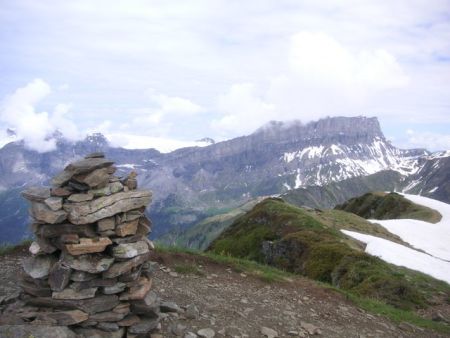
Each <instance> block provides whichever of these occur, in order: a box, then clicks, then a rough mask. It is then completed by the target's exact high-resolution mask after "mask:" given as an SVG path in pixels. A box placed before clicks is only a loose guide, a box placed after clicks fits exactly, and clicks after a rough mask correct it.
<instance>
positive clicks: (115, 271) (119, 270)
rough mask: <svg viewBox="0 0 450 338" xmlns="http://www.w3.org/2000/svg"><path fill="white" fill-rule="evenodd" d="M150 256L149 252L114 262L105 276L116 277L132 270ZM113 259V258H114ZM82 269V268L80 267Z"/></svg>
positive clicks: (104, 273) (105, 272)
mask: <svg viewBox="0 0 450 338" xmlns="http://www.w3.org/2000/svg"><path fill="white" fill-rule="evenodd" d="M149 257H150V255H149V253H146V254H143V255H140V256H136V257H134V258H131V259H129V260H127V261H125V262H118V263H114V264H113V265H112V266H111V267H110V268H109V269H108V268H107V269H105V270H106V271H105V270H104V272H103V278H114V277H117V276H120V275H122V274H124V273H125V272H128V271H130V270H131V269H133V268H135V267H137V266H138V265H140V264H142V263H144V262H145V261H146V260H148V259H149ZM112 259H113V258H112ZM78 270H80V269H78Z"/></svg>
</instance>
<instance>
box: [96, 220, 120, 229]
mask: <svg viewBox="0 0 450 338" xmlns="http://www.w3.org/2000/svg"><path fill="white" fill-rule="evenodd" d="M115 226H116V219H115V218H114V217H108V218H103V219H101V220H99V221H98V222H97V231H107V230H114V228H115Z"/></svg>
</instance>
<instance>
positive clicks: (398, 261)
mask: <svg viewBox="0 0 450 338" xmlns="http://www.w3.org/2000/svg"><path fill="white" fill-rule="evenodd" d="M341 231H342V232H343V233H344V234H346V235H348V236H350V237H353V238H355V239H357V240H359V241H361V242H364V243H366V252H367V253H368V254H371V255H373V256H377V257H380V258H381V259H382V260H384V261H386V262H388V263H391V264H395V265H398V266H404V267H406V268H409V269H412V270H417V271H421V272H423V273H426V274H428V275H430V276H432V277H434V278H437V279H440V280H443V281H446V282H447V283H450V262H446V261H443V260H441V259H439V258H436V257H433V256H430V255H427V254H426V253H422V252H419V251H416V250H414V249H410V248H408V247H406V246H403V245H401V244H398V243H394V242H391V241H388V240H386V239H383V238H379V237H375V236H370V235H365V234H361V233H358V232H354V231H348V230H341Z"/></svg>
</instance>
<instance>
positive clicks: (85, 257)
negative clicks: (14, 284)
mask: <svg viewBox="0 0 450 338" xmlns="http://www.w3.org/2000/svg"><path fill="white" fill-rule="evenodd" d="M115 170H116V168H115V167H114V166H113V162H112V161H109V160H108V159H105V158H104V155H103V154H102V153H94V154H90V155H88V156H86V157H85V158H84V159H82V160H79V161H77V162H74V163H71V164H69V165H68V166H67V167H66V168H65V169H64V171H63V172H62V173H60V174H59V175H57V176H56V177H55V178H54V179H53V180H52V188H30V189H28V190H26V191H24V192H23V196H24V197H25V198H26V199H27V200H29V201H30V203H31V208H30V213H31V216H32V218H33V224H32V230H33V232H34V234H35V241H34V242H33V243H32V244H31V246H30V252H31V253H32V256H31V257H28V258H26V259H25V260H24V261H23V269H24V271H25V273H24V277H23V278H22V280H21V282H20V285H21V287H22V290H23V291H24V293H25V295H23V296H22V300H23V301H24V302H25V304H26V306H28V307H32V308H34V309H35V311H34V312H31V313H28V314H27V316H26V317H28V318H27V319H26V321H28V322H29V323H30V324H38V325H39V324H41V325H55V326H69V327H70V328H71V329H72V330H74V331H75V332H76V333H77V334H79V335H81V336H85V337H92V336H95V337H124V336H126V337H138V336H146V335H147V334H148V333H149V332H152V331H154V330H156V329H158V327H160V324H159V311H160V299H159V298H158V296H157V295H156V294H155V292H154V291H152V290H151V286H152V278H151V276H152V271H153V270H154V269H155V264H156V263H152V262H150V261H149V256H150V254H151V251H152V249H153V248H154V247H153V244H152V242H151V241H150V240H149V239H148V238H147V235H148V234H149V232H150V226H151V222H150V221H149V219H148V218H147V217H146V216H145V214H144V211H145V207H146V206H147V205H148V204H149V203H150V202H151V193H150V192H149V191H139V190H136V188H137V181H136V173H135V172H132V173H131V174H130V175H129V176H128V177H126V178H125V179H120V178H119V177H116V176H114V173H115Z"/></svg>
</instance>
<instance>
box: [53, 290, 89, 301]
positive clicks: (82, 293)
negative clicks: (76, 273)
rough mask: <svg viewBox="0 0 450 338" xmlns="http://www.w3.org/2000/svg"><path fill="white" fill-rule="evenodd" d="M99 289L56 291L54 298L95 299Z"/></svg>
mask: <svg viewBox="0 0 450 338" xmlns="http://www.w3.org/2000/svg"><path fill="white" fill-rule="evenodd" d="M96 292H97V288H89V289H83V290H79V291H77V290H74V289H72V288H66V289H64V290H62V291H54V292H53V293H52V298H54V299H88V298H93V297H95V293H96Z"/></svg>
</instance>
